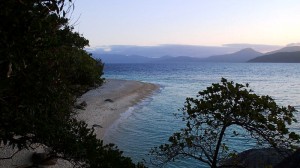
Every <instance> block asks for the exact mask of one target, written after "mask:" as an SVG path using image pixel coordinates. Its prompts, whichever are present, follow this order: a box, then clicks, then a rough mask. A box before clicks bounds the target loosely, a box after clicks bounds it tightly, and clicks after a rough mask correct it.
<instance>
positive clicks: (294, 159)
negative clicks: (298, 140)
mask: <svg viewBox="0 0 300 168" xmlns="http://www.w3.org/2000/svg"><path fill="white" fill-rule="evenodd" d="M274 168H300V149H298V150H297V151H296V152H294V153H293V154H292V155H291V156H289V157H286V158H285V159H283V160H282V161H281V162H280V163H279V164H277V165H276V166H274Z"/></svg>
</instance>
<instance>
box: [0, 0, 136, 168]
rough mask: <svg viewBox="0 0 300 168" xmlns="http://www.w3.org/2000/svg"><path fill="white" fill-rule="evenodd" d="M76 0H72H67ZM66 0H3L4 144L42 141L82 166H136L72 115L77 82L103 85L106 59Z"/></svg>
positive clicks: (0, 90) (0, 106)
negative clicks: (95, 54)
mask: <svg viewBox="0 0 300 168" xmlns="http://www.w3.org/2000/svg"><path fill="white" fill-rule="evenodd" d="M66 2H69V3H71V1H66ZM65 7H68V6H66V3H65V1H64V0H23V1H21V0H9V1H1V2H0V9H1V10H0V18H1V26H0V143H3V144H5V145H10V146H12V147H16V148H19V149H20V150H22V149H26V148H29V147H30V145H31V144H34V143H39V144H44V145H46V146H48V147H50V148H51V149H52V150H53V153H52V154H53V155H55V156H57V157H61V158H64V159H67V160H69V161H72V162H76V163H78V166H80V167H136V165H134V164H133V163H132V162H131V160H130V158H126V157H123V156H122V152H121V151H119V150H118V149H117V148H116V147H114V145H104V144H103V142H102V141H101V140H98V139H96V136H95V135H94V132H93V130H91V129H88V128H87V125H86V124H85V123H83V122H79V121H77V120H76V119H73V118H72V114H73V113H74V112H73V105H74V101H75V98H74V97H75V95H77V94H76V93H77V92H78V90H76V89H78V88H81V87H77V86H84V87H85V88H87V87H93V86H98V85H101V84H102V82H103V79H102V78H100V77H101V75H102V70H103V64H102V63H101V60H94V59H93V58H92V57H91V55H89V54H88V53H87V52H86V51H84V50H83V48H84V47H85V46H86V45H88V40H86V39H85V38H83V37H82V36H80V35H79V34H78V33H75V32H73V28H72V27H71V26H69V25H68V19H67V18H65V14H66V12H67V11H65V10H64V8H65Z"/></svg>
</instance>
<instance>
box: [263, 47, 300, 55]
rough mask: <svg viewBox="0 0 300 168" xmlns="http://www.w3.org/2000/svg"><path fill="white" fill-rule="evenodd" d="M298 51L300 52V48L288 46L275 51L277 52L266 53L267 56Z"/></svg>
mask: <svg viewBox="0 0 300 168" xmlns="http://www.w3.org/2000/svg"><path fill="white" fill-rule="evenodd" d="M296 51H300V46H287V47H283V48H281V49H279V50H275V51H271V52H268V53H265V55H270V54H275V53H281V52H296Z"/></svg>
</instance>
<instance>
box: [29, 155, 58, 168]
mask: <svg viewBox="0 0 300 168" xmlns="http://www.w3.org/2000/svg"><path fill="white" fill-rule="evenodd" d="M31 160H32V162H33V164H34V165H45V166H46V165H47V166H48V165H49V166H50V165H55V164H56V163H57V158H54V157H52V156H49V154H47V153H36V152H35V153H33V154H32V157H31Z"/></svg>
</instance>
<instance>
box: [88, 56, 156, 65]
mask: <svg viewBox="0 0 300 168" xmlns="http://www.w3.org/2000/svg"><path fill="white" fill-rule="evenodd" d="M93 57H94V58H100V59H101V60H102V62H104V63H109V64H117V63H146V62H151V60H152V59H153V58H148V57H143V56H139V55H130V56H127V55H120V54H93Z"/></svg>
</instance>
